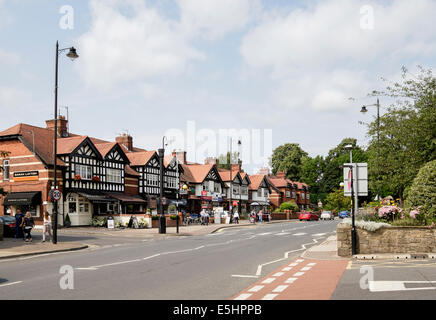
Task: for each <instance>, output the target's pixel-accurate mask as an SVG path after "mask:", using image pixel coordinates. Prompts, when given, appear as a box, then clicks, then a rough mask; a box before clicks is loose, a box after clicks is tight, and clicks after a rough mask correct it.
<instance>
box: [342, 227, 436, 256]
mask: <svg viewBox="0 0 436 320" xmlns="http://www.w3.org/2000/svg"><path fill="white" fill-rule="evenodd" d="M356 231H357V253H358V254H375V253H393V254H401V253H436V233H435V231H434V230H433V229H430V228H428V227H387V228H385V227H383V228H381V229H379V230H377V231H375V232H371V231H367V230H363V229H359V228H356ZM337 239H338V255H339V256H341V257H349V256H351V226H350V225H345V224H343V223H340V224H338V227H337Z"/></svg>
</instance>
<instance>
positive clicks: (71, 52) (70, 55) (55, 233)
mask: <svg viewBox="0 0 436 320" xmlns="http://www.w3.org/2000/svg"><path fill="white" fill-rule="evenodd" d="M66 50H69V52H68V53H67V57H68V58H70V59H71V60H75V59H77V58H78V57H79V55H78V54H77V52H76V49H75V48H74V47H70V48H64V49H59V41H56V68H55V105H54V122H55V123H54V141H53V143H54V152H53V166H54V168H53V171H54V172H53V175H54V177H53V187H54V189H57V176H56V175H57V164H56V159H57V150H58V149H57V148H58V146H57V138H58V132H57V131H58V71H59V55H60V54H61V53H62V52H64V51H66ZM52 201H53V237H52V238H53V244H56V243H57V242H58V239H57V236H58V202H57V200H55V199H53V200H52Z"/></svg>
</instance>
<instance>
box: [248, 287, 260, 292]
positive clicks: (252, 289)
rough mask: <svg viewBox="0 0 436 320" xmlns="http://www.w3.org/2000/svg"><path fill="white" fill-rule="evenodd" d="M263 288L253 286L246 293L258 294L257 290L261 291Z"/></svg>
mask: <svg viewBox="0 0 436 320" xmlns="http://www.w3.org/2000/svg"><path fill="white" fill-rule="evenodd" d="M263 287H264V286H254V287H253V288H251V289H250V290H248V292H258V291H259V290H261V289H263Z"/></svg>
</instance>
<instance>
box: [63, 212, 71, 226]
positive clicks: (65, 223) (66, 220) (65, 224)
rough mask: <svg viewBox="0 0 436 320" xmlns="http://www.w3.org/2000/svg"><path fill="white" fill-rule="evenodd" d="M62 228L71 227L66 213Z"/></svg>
mask: <svg viewBox="0 0 436 320" xmlns="http://www.w3.org/2000/svg"><path fill="white" fill-rule="evenodd" d="M64 226H65V227H67V228H69V227H71V220H70V216H69V215H68V213H67V216H66V217H65V222H64Z"/></svg>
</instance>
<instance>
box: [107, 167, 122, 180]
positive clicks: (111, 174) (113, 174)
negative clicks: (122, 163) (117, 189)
mask: <svg viewBox="0 0 436 320" xmlns="http://www.w3.org/2000/svg"><path fill="white" fill-rule="evenodd" d="M106 181H107V182H111V183H121V170H117V169H107V171H106Z"/></svg>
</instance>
